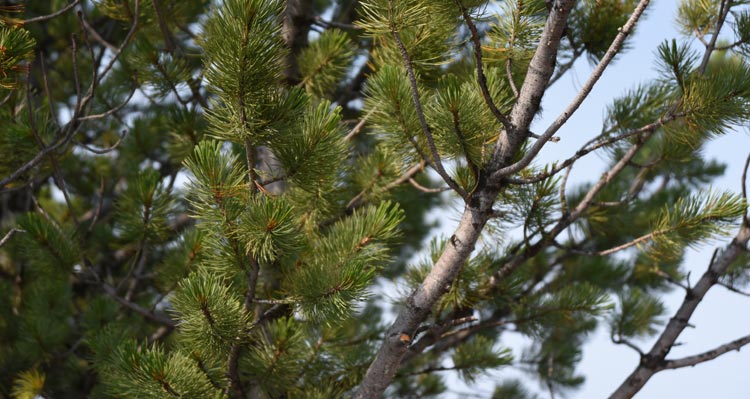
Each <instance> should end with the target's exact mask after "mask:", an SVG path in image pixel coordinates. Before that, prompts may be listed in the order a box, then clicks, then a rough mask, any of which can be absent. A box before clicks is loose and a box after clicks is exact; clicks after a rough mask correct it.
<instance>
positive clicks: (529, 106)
mask: <svg viewBox="0 0 750 399" xmlns="http://www.w3.org/2000/svg"><path fill="white" fill-rule="evenodd" d="M573 3H574V0H559V1H556V2H555V3H554V6H553V8H552V10H551V11H550V14H549V16H548V18H547V22H546V24H545V28H544V32H543V33H542V39H541V40H540V42H539V46H538V47H537V49H536V52H535V54H534V57H533V58H532V61H531V67H530V68H529V73H528V75H527V77H526V80H525V81H524V84H523V86H522V88H521V90H520V94H519V98H518V102H517V103H516V105H515V106H514V107H513V111H512V112H511V124H512V126H511V129H508V130H506V131H504V132H502V133H501V135H500V139H499V140H498V143H499V144H498V150H497V151H496V156H495V159H494V161H493V162H492V163H490V165H489V167H488V170H486V171H484V172H483V173H482V175H481V176H480V181H479V186H478V187H477V189H476V190H475V191H474V192H473V193H472V194H471V195H470V197H469V198H468V199H467V202H466V207H465V208H464V212H463V215H462V216H461V221H460V222H459V225H458V227H457V228H456V231H455V232H454V234H453V235H452V236H451V239H450V242H449V243H448V245H447V246H446V248H445V250H444V251H443V253H442V254H441V255H440V257H439V258H438V260H437V262H436V263H435V265H434V266H433V267H432V270H431V271H430V273H429V274H428V275H427V277H426V278H425V280H424V281H423V282H422V284H421V285H420V286H419V287H418V288H417V289H416V291H414V293H412V294H411V295H410V296H409V297H408V298H407V299H406V303H405V305H404V307H403V308H402V309H401V311H400V312H399V314H398V317H397V318H396V321H394V323H393V325H391V327H390V328H389V329H388V331H387V332H386V336H385V338H384V340H383V344H382V346H381V348H380V350H379V352H378V354H377V356H376V357H375V360H374V361H373V362H372V364H371V365H370V367H369V369H368V370H367V373H366V375H365V377H364V380H363V381H362V384H361V385H360V387H359V390H358V391H357V393H356V394H355V396H354V397H355V398H356V399H365V398H368V399H374V398H379V397H381V396H382V394H383V392H384V391H385V389H386V388H387V387H388V385H389V384H390V383H391V381H392V380H393V377H394V375H395V374H396V371H397V370H398V368H399V366H400V365H401V360H402V359H403V357H404V355H405V354H406V351H407V350H408V348H409V345H410V344H411V343H412V340H413V339H414V335H415V332H416V330H417V328H418V327H419V325H420V324H421V323H422V322H423V321H424V320H425V319H426V318H427V316H428V315H429V314H430V312H431V310H432V307H433V306H434V305H435V303H436V302H437V301H438V300H439V299H440V297H442V296H443V295H444V294H445V293H446V292H447V290H448V289H449V288H450V285H451V283H452V282H453V280H454V279H455V278H456V276H457V275H458V273H459V272H460V270H461V268H462V267H463V265H464V263H465V262H466V260H467V259H468V258H469V256H470V255H471V253H472V251H473V250H474V247H475V245H476V243H477V240H478V239H479V236H480V234H481V232H482V229H483V228H484V226H485V224H486V223H487V220H488V219H489V217H490V215H491V214H492V204H493V203H494V200H495V198H496V196H497V194H498V192H499V190H500V185H499V183H498V182H491V181H488V180H487V179H486V177H482V176H488V175H491V173H492V171H493V170H495V169H499V168H500V167H503V166H507V164H508V163H509V162H511V159H512V156H513V154H514V153H515V152H516V151H518V148H519V147H520V145H521V144H522V143H523V141H524V140H525V139H526V137H527V136H528V128H529V125H530V124H531V121H532V119H533V118H534V115H536V113H537V111H538V110H539V104H540V103H541V99H542V95H543V94H544V91H545V89H546V87H547V82H548V81H549V78H550V77H551V76H552V72H553V71H554V67H555V62H554V60H555V59H556V57H557V50H558V46H559V43H560V37H561V35H562V32H563V29H564V28H565V23H566V21H567V18H568V15H569V13H570V10H571V8H572V6H573Z"/></svg>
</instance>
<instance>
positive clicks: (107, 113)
mask: <svg viewBox="0 0 750 399" xmlns="http://www.w3.org/2000/svg"><path fill="white" fill-rule="evenodd" d="M136 90H137V88H135V87H134V88H133V90H131V91H130V94H129V95H128V98H126V99H125V101H123V102H122V103H120V104H119V105H117V106H115V107H113V108H111V109H109V110H107V111H104V112H102V113H99V114H93V115H86V116H82V117H80V118H78V120H79V121H82V122H83V121H91V120H95V119H102V118H106V117H108V116H110V115H112V114H114V113H115V112H117V111H119V110H121V109H123V108H124V107H125V106H126V105H128V103H129V102H130V99H131V98H133V95H134V94H135V92H136Z"/></svg>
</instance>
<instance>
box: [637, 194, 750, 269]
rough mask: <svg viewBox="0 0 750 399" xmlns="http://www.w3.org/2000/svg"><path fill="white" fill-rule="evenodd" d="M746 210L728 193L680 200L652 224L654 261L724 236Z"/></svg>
mask: <svg viewBox="0 0 750 399" xmlns="http://www.w3.org/2000/svg"><path fill="white" fill-rule="evenodd" d="M746 210H747V203H746V201H745V200H744V199H742V198H740V197H738V196H736V195H734V194H732V193H728V192H723V193H709V194H708V195H705V196H696V197H687V198H680V199H678V200H677V202H676V203H675V204H673V205H672V206H670V207H665V208H664V209H663V210H662V212H661V214H660V216H659V217H658V219H656V220H655V221H654V226H653V233H652V234H653V245H652V246H651V247H650V248H649V251H650V252H651V254H652V255H653V256H654V257H657V258H658V257H669V256H670V254H673V253H675V252H681V251H682V250H684V248H685V247H691V246H695V245H698V244H700V243H701V241H703V240H706V239H708V238H711V237H714V236H717V235H727V234H729V231H728V229H730V228H732V227H733V222H734V221H735V220H737V218H738V217H740V216H741V215H743V214H744V213H745V211H746Z"/></svg>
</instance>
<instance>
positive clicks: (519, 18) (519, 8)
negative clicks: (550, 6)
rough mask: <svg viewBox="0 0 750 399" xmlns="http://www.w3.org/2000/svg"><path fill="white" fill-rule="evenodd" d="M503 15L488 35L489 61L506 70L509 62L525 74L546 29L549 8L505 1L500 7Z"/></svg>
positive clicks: (537, 1) (536, 2)
mask: <svg viewBox="0 0 750 399" xmlns="http://www.w3.org/2000/svg"><path fill="white" fill-rule="evenodd" d="M500 12H501V14H502V16H503V17H502V18H498V19H497V21H496V22H494V23H493V24H492V27H491V29H490V31H489V32H488V34H487V37H488V39H489V42H490V44H489V45H488V46H487V47H486V49H487V52H488V53H487V61H488V62H497V64H498V66H500V67H502V68H505V66H506V63H508V62H509V63H511V64H512V66H514V67H515V70H518V71H523V72H525V71H526V68H527V67H528V65H529V62H531V57H532V56H533V55H534V49H535V48H536V44H537V42H538V41H539V37H540V36H541V34H542V29H543V28H544V20H545V19H546V17H547V6H546V4H545V2H544V1H541V0H533V1H516V0H505V1H503V2H502V3H500Z"/></svg>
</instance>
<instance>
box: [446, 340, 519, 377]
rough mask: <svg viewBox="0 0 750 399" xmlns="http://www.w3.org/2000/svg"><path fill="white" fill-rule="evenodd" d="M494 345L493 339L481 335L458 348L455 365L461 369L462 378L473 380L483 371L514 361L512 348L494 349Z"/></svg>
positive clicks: (454, 358) (454, 359)
mask: <svg viewBox="0 0 750 399" xmlns="http://www.w3.org/2000/svg"><path fill="white" fill-rule="evenodd" d="M493 346H494V342H492V340H490V339H489V338H487V337H484V336H481V335H479V336H477V337H475V338H474V339H473V340H471V341H469V342H467V343H465V344H463V345H461V346H459V347H458V348H456V352H455V353H454V354H453V367H455V368H456V369H458V370H459V371H460V375H461V378H463V379H464V380H466V381H467V382H472V381H474V379H475V378H476V377H477V374H479V373H481V372H482V371H484V370H488V369H495V368H498V367H501V366H506V365H508V364H510V363H511V362H512V361H513V355H512V353H511V351H510V349H502V350H493V349H492V347H493Z"/></svg>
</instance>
